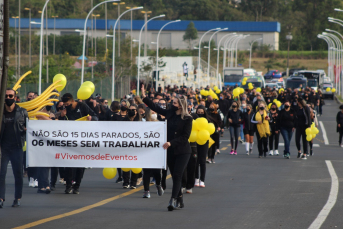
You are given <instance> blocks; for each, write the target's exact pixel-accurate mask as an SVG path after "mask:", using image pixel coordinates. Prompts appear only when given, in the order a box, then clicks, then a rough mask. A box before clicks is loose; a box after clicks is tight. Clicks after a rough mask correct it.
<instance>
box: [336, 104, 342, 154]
mask: <svg viewBox="0 0 343 229" xmlns="http://www.w3.org/2000/svg"><path fill="white" fill-rule="evenodd" d="M339 109H340V111H338V112H337V115H336V123H337V129H336V131H337V132H338V133H339V137H338V143H339V146H340V147H342V148H343V145H342V137H343V105H340V106H339Z"/></svg>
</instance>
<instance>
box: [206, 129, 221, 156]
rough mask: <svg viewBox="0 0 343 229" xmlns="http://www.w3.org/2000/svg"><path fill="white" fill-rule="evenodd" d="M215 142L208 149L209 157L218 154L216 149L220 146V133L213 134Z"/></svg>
mask: <svg viewBox="0 0 343 229" xmlns="http://www.w3.org/2000/svg"><path fill="white" fill-rule="evenodd" d="M211 138H212V139H213V141H214V143H213V144H212V146H211V148H209V149H208V159H214V156H215V155H216V150H217V149H218V148H219V147H218V145H219V133H214V134H212V135H211Z"/></svg>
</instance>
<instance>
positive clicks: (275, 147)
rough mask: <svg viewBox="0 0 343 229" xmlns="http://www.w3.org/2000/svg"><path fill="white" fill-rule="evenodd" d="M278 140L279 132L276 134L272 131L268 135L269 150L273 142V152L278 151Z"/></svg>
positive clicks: (271, 148)
mask: <svg viewBox="0 0 343 229" xmlns="http://www.w3.org/2000/svg"><path fill="white" fill-rule="evenodd" d="M279 138H280V132H278V133H277V134H276V133H275V131H272V132H271V133H270V136H269V150H273V142H274V150H277V149H279ZM274 140H275V141H274Z"/></svg>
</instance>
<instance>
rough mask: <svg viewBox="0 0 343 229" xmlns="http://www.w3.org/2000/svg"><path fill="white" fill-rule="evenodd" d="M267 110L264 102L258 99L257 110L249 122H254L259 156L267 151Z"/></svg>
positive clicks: (268, 130) (268, 128)
mask: <svg viewBox="0 0 343 229" xmlns="http://www.w3.org/2000/svg"><path fill="white" fill-rule="evenodd" d="M269 119H270V118H269V116H268V110H267V109H266V103H265V102H264V101H260V102H259V104H258V110H257V111H256V113H255V114H254V115H253V117H252V118H251V122H252V123H255V124H256V137H257V147H258V154H259V158H262V157H263V156H264V157H266V156H267V152H268V137H269V136H270V127H269Z"/></svg>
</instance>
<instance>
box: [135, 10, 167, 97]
mask: <svg viewBox="0 0 343 229" xmlns="http://www.w3.org/2000/svg"><path fill="white" fill-rule="evenodd" d="M165 16H166V15H164V14H161V15H159V16H155V17H152V18H150V19H149V20H148V21H146V22H145V23H144V25H143V26H142V28H141V31H140V32H139V41H138V62H137V91H136V93H137V95H139V70H140V68H139V64H140V61H141V42H142V32H143V29H144V28H145V26H147V25H148V23H149V22H150V21H152V20H154V19H157V18H162V17H165Z"/></svg>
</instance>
